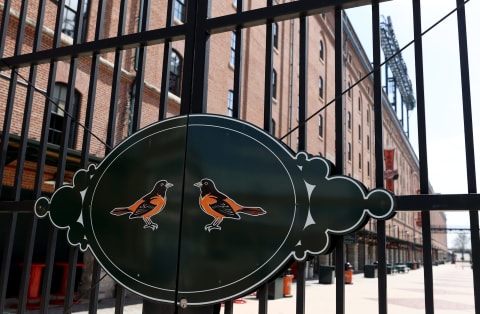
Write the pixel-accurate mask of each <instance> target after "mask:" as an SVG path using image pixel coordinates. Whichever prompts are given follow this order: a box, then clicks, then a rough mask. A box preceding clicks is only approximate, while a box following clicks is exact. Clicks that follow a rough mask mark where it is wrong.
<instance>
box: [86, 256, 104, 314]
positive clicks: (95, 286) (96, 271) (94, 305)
mask: <svg viewBox="0 0 480 314" xmlns="http://www.w3.org/2000/svg"><path fill="white" fill-rule="evenodd" d="M101 271H102V268H101V267H100V264H99V263H98V262H97V260H96V259H95V260H94V262H93V269H92V285H91V288H90V303H89V306H88V313H89V314H95V313H97V309H98V302H97V300H98V294H99V291H100V284H99V282H100V273H101Z"/></svg>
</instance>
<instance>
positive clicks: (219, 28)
mask: <svg viewBox="0 0 480 314" xmlns="http://www.w3.org/2000/svg"><path fill="white" fill-rule="evenodd" d="M385 1H389V0H382V1H380V2H385ZM371 3H372V2H371V1H370V0H358V1H352V0H324V1H318V0H303V1H294V2H288V3H283V4H277V5H274V6H269V7H263V8H259V9H255V10H248V11H244V12H241V13H234V14H230V15H224V16H220V17H215V18H210V19H208V20H207V21H206V24H205V26H206V31H207V32H210V33H211V34H216V33H222V32H227V31H234V30H235V29H237V28H238V27H240V28H245V27H253V26H259V25H263V24H266V23H267V22H273V21H277V22H278V21H284V20H290V19H294V18H299V17H301V16H309V15H315V14H320V13H324V12H327V11H330V10H333V9H334V8H335V7H339V8H342V9H349V8H353V7H358V6H362V5H368V4H371Z"/></svg>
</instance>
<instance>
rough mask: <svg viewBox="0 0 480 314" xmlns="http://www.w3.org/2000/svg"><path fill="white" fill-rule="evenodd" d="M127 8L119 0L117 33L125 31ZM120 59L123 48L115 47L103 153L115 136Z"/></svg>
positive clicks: (120, 69) (108, 150)
mask: <svg viewBox="0 0 480 314" xmlns="http://www.w3.org/2000/svg"><path fill="white" fill-rule="evenodd" d="M126 10H127V0H122V1H121V2H120V11H119V15H118V16H119V21H118V29H117V35H118V36H121V35H123V33H124V32H125V21H126V12H127V11H126ZM122 59H123V50H121V49H117V50H116V51H115V61H114V64H113V78H112V93H111V94H110V110H109V113H108V124H107V138H106V143H107V145H109V147H106V149H105V154H108V153H109V152H110V148H111V147H113V145H114V136H115V117H116V115H117V103H118V97H119V91H120V82H121V74H122Z"/></svg>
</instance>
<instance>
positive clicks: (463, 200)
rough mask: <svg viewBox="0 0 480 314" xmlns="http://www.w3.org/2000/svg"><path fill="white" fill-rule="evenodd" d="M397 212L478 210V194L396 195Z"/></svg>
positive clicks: (479, 207)
mask: <svg viewBox="0 0 480 314" xmlns="http://www.w3.org/2000/svg"><path fill="white" fill-rule="evenodd" d="M395 198H396V201H397V208H396V210H397V211H422V210H427V211H431V210H472V209H480V194H421V195H397V196H395Z"/></svg>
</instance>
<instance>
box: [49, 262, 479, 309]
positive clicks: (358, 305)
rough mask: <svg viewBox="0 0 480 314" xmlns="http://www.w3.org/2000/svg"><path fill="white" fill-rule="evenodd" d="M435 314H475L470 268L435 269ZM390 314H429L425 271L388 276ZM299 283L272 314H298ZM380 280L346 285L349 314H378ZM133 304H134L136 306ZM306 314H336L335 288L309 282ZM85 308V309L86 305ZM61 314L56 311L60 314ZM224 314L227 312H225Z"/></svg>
mask: <svg viewBox="0 0 480 314" xmlns="http://www.w3.org/2000/svg"><path fill="white" fill-rule="evenodd" d="M433 277H434V295H435V299H434V302H435V313H436V314H449V313H452V314H453V313H456V314H458V313H462V314H463V313H475V309H474V297H473V279H472V270H471V268H470V265H469V264H461V263H457V264H455V265H452V264H446V265H440V266H435V267H434V268H433ZM387 285H388V313H389V314H405V313H408V314H417V313H425V309H424V297H423V268H421V269H418V270H412V271H410V272H409V273H407V274H395V275H388V277H387ZM295 289H296V285H295V283H294V284H293V285H292V294H293V297H291V298H280V299H276V300H270V301H269V302H268V313H269V314H292V313H295V299H296V297H295V294H296V293H295ZM377 292H378V287H377V280H376V279H372V278H365V277H364V276H363V274H357V275H354V277H353V284H352V285H345V296H346V302H345V313H347V314H348V313H378V305H377V294H378V293H377ZM242 301H243V303H236V304H234V313H235V314H251V313H258V301H257V299H256V298H255V296H248V297H245V298H243V299H242ZM113 302H114V300H101V301H100V302H99V307H100V309H99V311H98V313H101V314H107V313H114V309H113V308H112V307H113ZM139 302H141V300H139V299H138V298H135V297H132V296H127V298H126V303H127V304H130V305H127V306H126V307H125V311H124V313H132V314H133V313H135V314H136V313H138V314H141V313H142V304H141V303H139ZM132 303H133V304H132ZM305 305H306V311H305V312H306V313H307V314H309V313H335V285H334V284H333V285H324V284H319V283H318V280H308V281H307V286H306V300H305ZM84 306H85V305H84ZM84 306H83V308H82V306H81V305H78V306H75V308H74V313H81V314H87V313H88V312H87V311H86V308H85V307H84ZM59 312H60V311H58V312H57V311H52V313H59ZM222 313H223V310H222Z"/></svg>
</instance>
